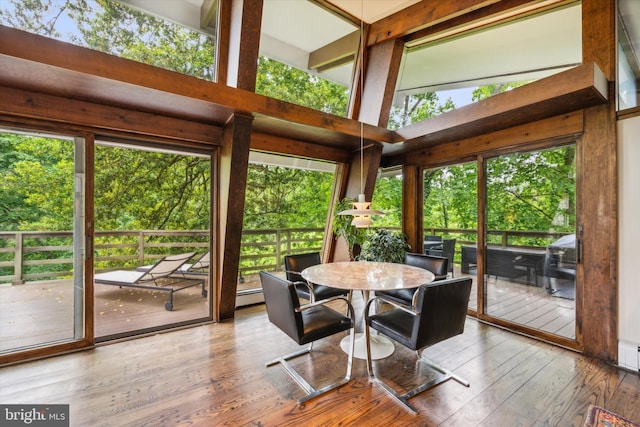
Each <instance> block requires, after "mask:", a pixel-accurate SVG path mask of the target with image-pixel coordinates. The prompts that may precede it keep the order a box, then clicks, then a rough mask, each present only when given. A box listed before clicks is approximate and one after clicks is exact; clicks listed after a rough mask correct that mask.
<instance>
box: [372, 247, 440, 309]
mask: <svg viewBox="0 0 640 427" xmlns="http://www.w3.org/2000/svg"><path fill="white" fill-rule="evenodd" d="M404 263H405V264H407V265H413V266H415V267H420V268H424V269H425V270H428V271H430V272H432V273H433V275H434V276H435V280H444V279H446V278H447V268H448V265H449V260H448V259H446V258H443V257H439V256H433V255H422V254H414V253H411V252H407V254H406V255H405V257H404ZM415 293H416V288H409V289H394V290H391V291H378V292H376V295H381V296H384V297H386V298H388V299H390V300H392V301H395V302H398V303H400V304H407V305H411V304H412V303H413V297H414V295H415Z"/></svg>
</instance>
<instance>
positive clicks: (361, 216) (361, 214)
mask: <svg viewBox="0 0 640 427" xmlns="http://www.w3.org/2000/svg"><path fill="white" fill-rule="evenodd" d="M363 3H364V0H361V1H360V105H361V106H362V93H363V89H364V49H365V45H364V6H363ZM363 168H364V123H362V122H360V194H358V201H357V202H353V209H347V210H344V211H340V212H338V215H353V220H352V221H351V225H353V226H355V227H357V228H367V227H369V226H371V223H372V221H371V215H384V212H382V211H379V210H375V209H371V202H367V201H366V199H365V196H364V174H363Z"/></svg>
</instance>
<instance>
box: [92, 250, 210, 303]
mask: <svg viewBox="0 0 640 427" xmlns="http://www.w3.org/2000/svg"><path fill="white" fill-rule="evenodd" d="M194 255H195V252H190V253H186V254H180V255H168V256H165V257H162V258H160V259H159V260H158V262H156V263H155V264H154V265H152V266H151V267H149V268H148V269H145V271H140V270H116V271H109V272H106V273H99V274H96V275H95V276H94V282H95V283H99V284H102V285H113V286H118V287H120V288H123V287H128V288H137V289H147V290H154V291H156V290H157V291H163V292H168V294H169V298H168V300H167V302H166V303H165V305H164V308H165V309H166V310H167V311H171V310H173V293H174V292H177V291H181V290H183V289H187V288H190V287H193V286H198V285H200V286H202V296H203V297H205V298H206V296H207V290H206V289H205V281H204V280H203V279H194V278H187V277H185V275H184V274H185V273H184V271H182V270H181V269H180V268H181V267H182V266H183V265H184V264H185V263H186V262H187V261H188V260H189V259H191V257H193V256H194Z"/></svg>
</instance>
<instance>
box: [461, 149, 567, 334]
mask: <svg viewBox="0 0 640 427" xmlns="http://www.w3.org/2000/svg"><path fill="white" fill-rule="evenodd" d="M575 153H576V146H575V145H568V146H564V147H556V148H550V149H545V150H539V151H530V152H519V153H512V154H506V155H501V156H498V157H495V158H490V159H487V160H486V174H485V181H486V245H485V248H484V249H485V260H484V261H485V262H484V295H485V298H484V313H485V314H487V315H489V316H491V317H493V318H497V319H500V320H501V321H506V322H509V323H515V324H518V325H522V326H525V327H527V328H531V329H535V330H538V331H541V332H542V333H548V334H552V335H559V336H561V337H565V338H569V339H572V340H574V339H575V337H576V331H575V329H576V328H575V325H576V321H575V319H576V312H575V296H576V287H577V283H576V262H577V261H578V259H577V253H576V235H575V232H576V154H575ZM464 255H465V254H464V253H463V260H462V262H463V264H464V263H465V262H466V261H465V259H464Z"/></svg>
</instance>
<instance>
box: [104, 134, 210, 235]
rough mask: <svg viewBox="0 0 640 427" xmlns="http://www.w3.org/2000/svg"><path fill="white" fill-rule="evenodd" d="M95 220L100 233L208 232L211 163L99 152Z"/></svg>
mask: <svg viewBox="0 0 640 427" xmlns="http://www.w3.org/2000/svg"><path fill="white" fill-rule="evenodd" d="M95 166H96V171H97V173H96V176H95V206H96V209H95V215H96V228H97V229H99V230H193V229H199V230H206V229H208V228H209V187H210V185H211V177H210V167H209V161H208V159H206V158H202V157H196V156H190V155H181V154H168V153H158V152H152V151H142V150H137V149H130V148H119V147H111V146H97V147H96V158H95Z"/></svg>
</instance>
